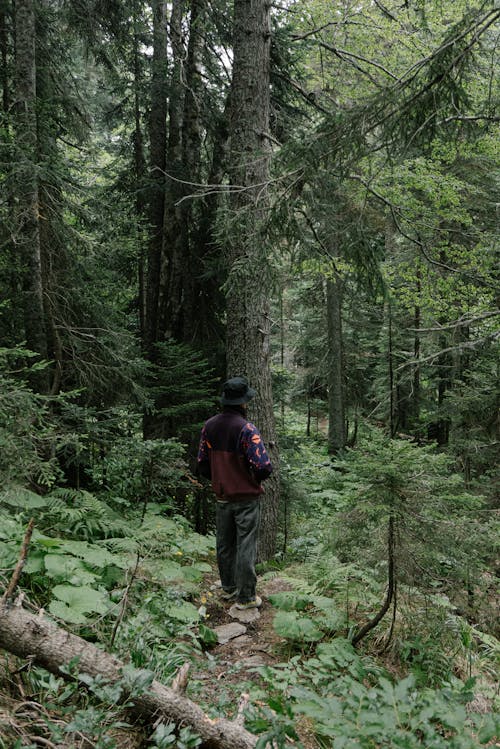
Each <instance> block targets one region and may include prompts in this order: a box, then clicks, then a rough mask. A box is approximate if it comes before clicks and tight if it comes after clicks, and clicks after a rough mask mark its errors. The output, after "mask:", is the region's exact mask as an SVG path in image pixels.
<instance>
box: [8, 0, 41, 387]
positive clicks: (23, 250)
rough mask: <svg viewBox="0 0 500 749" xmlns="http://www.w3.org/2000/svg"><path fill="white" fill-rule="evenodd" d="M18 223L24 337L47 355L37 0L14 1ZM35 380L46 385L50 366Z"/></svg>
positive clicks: (17, 241) (39, 352)
mask: <svg viewBox="0 0 500 749" xmlns="http://www.w3.org/2000/svg"><path fill="white" fill-rule="evenodd" d="M15 15H16V21H15V30H16V86H15V95H16V108H15V135H16V147H17V154H16V162H17V163H16V167H15V168H16V178H15V185H16V187H15V190H16V208H17V210H16V219H17V221H16V227H15V236H16V243H17V247H18V250H19V253H20V256H21V261H22V269H23V311H24V326H25V335H26V343H27V346H28V348H29V349H31V350H32V351H34V352H35V353H37V354H38V355H39V356H40V358H41V359H46V358H47V335H46V329H45V311H44V304H43V296H44V292H43V285H42V257H41V243H40V225H39V220H40V208H39V194H38V189H39V188H38V177H37V161H38V140H37V114H36V97H37V94H36V62H35V60H36V57H35V48H36V35H35V6H34V3H33V0H17V2H16V14H15ZM33 385H34V387H35V388H36V389H37V390H40V391H41V392H47V391H48V376H47V372H46V371H43V370H42V371H41V372H38V373H37V374H36V376H35V377H34V380H33Z"/></svg>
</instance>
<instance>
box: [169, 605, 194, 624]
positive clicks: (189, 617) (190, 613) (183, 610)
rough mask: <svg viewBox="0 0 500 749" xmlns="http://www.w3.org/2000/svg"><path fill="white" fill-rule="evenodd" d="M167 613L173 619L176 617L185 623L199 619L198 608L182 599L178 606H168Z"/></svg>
mask: <svg viewBox="0 0 500 749" xmlns="http://www.w3.org/2000/svg"><path fill="white" fill-rule="evenodd" d="M167 613H168V615H169V616H171V617H172V618H173V619H178V620H179V621H180V622H185V623H186V624H190V623H192V622H196V621H198V619H199V614H198V609H197V608H196V606H193V604H192V603H189V602H188V601H183V603H181V604H180V606H175V605H173V606H170V607H169V609H168V611H167Z"/></svg>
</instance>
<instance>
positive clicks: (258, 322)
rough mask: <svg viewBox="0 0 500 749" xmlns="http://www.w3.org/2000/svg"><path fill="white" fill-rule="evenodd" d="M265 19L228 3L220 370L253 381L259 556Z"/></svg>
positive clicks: (270, 497)
mask: <svg viewBox="0 0 500 749" xmlns="http://www.w3.org/2000/svg"><path fill="white" fill-rule="evenodd" d="M270 42H271V34H270V21H269V3H268V2H267V0H235V2H234V43H233V55H234V60H233V78H232V85H231V119H230V144H231V145H230V157H229V163H230V167H229V174H230V178H231V183H232V184H233V185H235V186H240V187H243V188H244V189H239V188H236V189H234V190H233V192H232V193H231V199H230V206H229V207H230V211H231V215H230V217H228V218H229V222H230V227H229V229H228V236H227V240H226V259H227V267H228V271H229V277H228V285H227V345H226V351H227V374H228V376H229V377H233V376H235V375H246V376H247V377H248V379H249V380H250V382H251V383H252V385H255V386H256V389H257V393H258V394H257V397H256V398H255V400H254V401H253V402H252V404H251V409H250V411H249V413H250V418H252V420H254V421H255V422H256V424H257V426H258V428H259V429H260V431H261V433H262V436H263V438H264V441H265V443H266V446H267V447H269V448H270V457H271V460H272V462H273V466H274V472H273V474H272V476H271V478H270V479H269V480H268V481H267V482H266V497H265V500H264V501H263V503H262V518H261V532H260V543H259V557H260V559H269V558H270V557H271V556H272V555H273V554H274V552H275V546H276V533H277V524H278V503H279V465H278V462H279V457H278V451H277V449H276V447H275V425H274V415H273V400H272V388H271V370H270V317H269V295H270V288H271V273H270V268H269V259H268V247H267V237H266V232H265V224H266V220H267V210H268V187H267V186H268V181H269V160H270V151H269V140H268V137H267V134H268V132H269V66H270V57H269V55H270Z"/></svg>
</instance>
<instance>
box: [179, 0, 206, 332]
mask: <svg viewBox="0 0 500 749" xmlns="http://www.w3.org/2000/svg"><path fill="white" fill-rule="evenodd" d="M204 21H205V0H191V14H190V24H189V44H188V51H187V62H186V93H185V95H184V117H183V125H182V167H183V173H184V175H185V181H186V182H195V183H198V182H199V181H200V155H201V123H200V107H201V97H202V93H203V87H202V80H201V70H202V51H203V29H204ZM183 192H184V193H185V194H189V193H190V192H191V193H192V192H193V188H192V187H191V186H190V185H183ZM179 214H180V216H179V218H180V222H181V226H182V234H181V236H182V238H183V240H184V245H185V246H184V247H182V246H181V248H180V249H181V251H182V252H183V253H184V257H185V259H184V265H183V284H182V285H183V300H182V302H183V303H182V339H183V340H184V341H187V342H193V341H194V340H195V338H196V335H197V330H198V328H199V315H198V300H197V297H198V289H199V286H200V282H199V280H198V277H199V275H201V265H200V262H199V258H197V257H196V255H195V253H194V251H193V249H194V248H193V236H194V234H195V232H194V231H193V226H194V224H195V214H194V211H193V203H192V201H191V200H185V201H183V202H182V203H181V204H180V205H179ZM186 261H187V262H186Z"/></svg>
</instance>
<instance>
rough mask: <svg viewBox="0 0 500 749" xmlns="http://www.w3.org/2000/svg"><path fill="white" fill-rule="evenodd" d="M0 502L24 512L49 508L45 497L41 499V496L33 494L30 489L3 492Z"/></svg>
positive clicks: (14, 489)
mask: <svg viewBox="0 0 500 749" xmlns="http://www.w3.org/2000/svg"><path fill="white" fill-rule="evenodd" d="M0 501H2V502H4V504H6V505H10V506H11V507H16V508H18V509H23V510H37V509H40V508H41V507H47V505H48V504H49V502H48V500H47V499H46V498H45V497H41V496H40V495H39V494H35V492H31V491H30V490H29V489H24V488H23V487H14V488H12V489H7V491H5V492H2V494H1V495H0Z"/></svg>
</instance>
